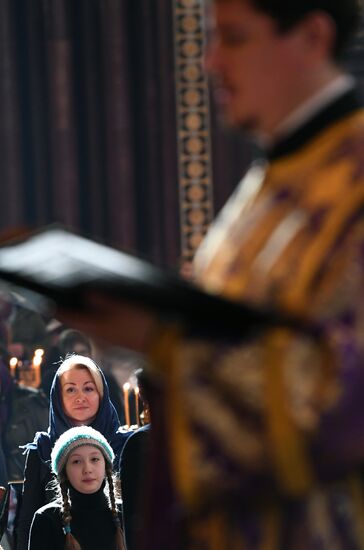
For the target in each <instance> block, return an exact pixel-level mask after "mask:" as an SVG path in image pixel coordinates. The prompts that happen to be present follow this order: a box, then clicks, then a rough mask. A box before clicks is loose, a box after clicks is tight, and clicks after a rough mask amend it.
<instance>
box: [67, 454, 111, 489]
mask: <svg viewBox="0 0 364 550" xmlns="http://www.w3.org/2000/svg"><path fill="white" fill-rule="evenodd" d="M66 474H67V478H68V481H69V482H70V484H71V485H72V487H73V488H74V489H76V491H78V492H79V493H84V494H91V493H96V491H98V490H99V489H100V487H101V485H102V482H103V481H104V479H105V459H104V456H103V454H102V452H101V451H100V450H99V449H97V448H96V447H93V446H92V445H82V447H78V448H77V449H75V450H74V451H72V452H71V453H70V455H69V457H68V460H67V464H66Z"/></svg>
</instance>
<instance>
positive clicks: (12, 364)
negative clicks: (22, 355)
mask: <svg viewBox="0 0 364 550" xmlns="http://www.w3.org/2000/svg"><path fill="white" fill-rule="evenodd" d="M9 365H10V373H11V376H12V377H13V378H15V371H16V367H17V365H18V358H17V357H11V359H10V361H9Z"/></svg>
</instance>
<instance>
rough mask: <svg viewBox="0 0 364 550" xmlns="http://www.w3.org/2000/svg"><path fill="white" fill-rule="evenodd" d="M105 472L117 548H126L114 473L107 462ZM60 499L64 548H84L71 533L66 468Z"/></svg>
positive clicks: (63, 471) (73, 549) (61, 483)
mask: <svg viewBox="0 0 364 550" xmlns="http://www.w3.org/2000/svg"><path fill="white" fill-rule="evenodd" d="M105 474H106V480H107V483H108V496H109V504H110V510H111V514H112V517H113V520H114V523H115V527H116V532H115V550H126V549H125V543H124V534H123V531H122V528H121V525H120V520H119V514H118V509H117V506H116V489H115V484H114V478H113V473H112V469H111V466H110V464H108V463H106V462H105ZM58 484H59V492H60V495H59V496H60V499H61V502H62V526H63V529H64V532H65V534H66V539H65V544H64V550H82V548H81V546H80V544H79V542H78V540H77V539H76V538H75V537H74V536H73V534H72V533H71V529H70V526H71V520H72V516H71V503H70V499H69V493H68V488H69V481H68V479H67V477H66V473H65V468H63V470H62V472H61V473H60V475H59V479H58Z"/></svg>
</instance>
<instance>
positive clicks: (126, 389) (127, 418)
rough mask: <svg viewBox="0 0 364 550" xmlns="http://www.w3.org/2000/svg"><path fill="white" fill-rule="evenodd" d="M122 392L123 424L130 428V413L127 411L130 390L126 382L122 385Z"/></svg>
mask: <svg viewBox="0 0 364 550" xmlns="http://www.w3.org/2000/svg"><path fill="white" fill-rule="evenodd" d="M123 390H124V411H125V424H126V425H127V426H130V411H129V390H130V384H129V382H126V383H125V384H124V385H123Z"/></svg>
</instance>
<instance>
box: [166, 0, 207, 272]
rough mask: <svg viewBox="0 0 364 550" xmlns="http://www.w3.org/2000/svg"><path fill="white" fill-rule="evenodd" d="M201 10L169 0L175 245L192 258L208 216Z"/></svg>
mask: <svg viewBox="0 0 364 550" xmlns="http://www.w3.org/2000/svg"><path fill="white" fill-rule="evenodd" d="M203 10H204V7H203V2H202V0H173V12H174V44H175V82H176V115H177V144H178V179H179V196H180V218H181V223H180V225H181V249H182V259H183V261H186V262H190V261H191V260H192V258H193V256H194V254H195V251H196V249H197V247H198V246H199V245H200V243H201V241H202V239H203V237H204V236H205V233H206V231H207V228H208V226H209V225H210V223H211V220H212V218H213V202H212V159H211V144H210V103H209V92H208V82H207V77H206V75H205V74H204V71H203V68H202V55H203V42H204V36H205V33H204V29H203V23H204V17H203Z"/></svg>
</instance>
